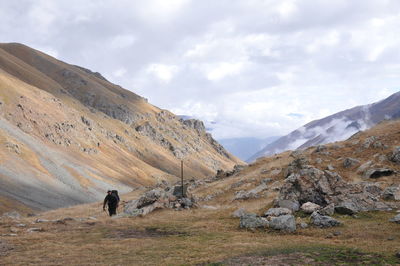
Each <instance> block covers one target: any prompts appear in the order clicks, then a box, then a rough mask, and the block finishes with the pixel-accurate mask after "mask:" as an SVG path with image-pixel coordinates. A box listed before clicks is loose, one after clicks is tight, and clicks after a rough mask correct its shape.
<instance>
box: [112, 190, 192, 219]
mask: <svg viewBox="0 0 400 266" xmlns="http://www.w3.org/2000/svg"><path fill="white" fill-rule="evenodd" d="M175 191H176V187H167V188H165V189H161V188H155V189H153V190H150V191H147V192H146V193H144V194H143V195H142V196H141V197H140V198H139V199H137V200H132V201H129V202H127V203H126V204H125V206H124V211H123V214H121V215H117V217H123V216H133V217H134V216H144V215H147V214H148V213H150V212H152V211H154V210H156V209H163V208H179V209H181V208H191V207H194V206H195V204H196V203H195V198H194V197H183V198H182V197H180V198H178V197H176V196H175V195H174V192H175Z"/></svg>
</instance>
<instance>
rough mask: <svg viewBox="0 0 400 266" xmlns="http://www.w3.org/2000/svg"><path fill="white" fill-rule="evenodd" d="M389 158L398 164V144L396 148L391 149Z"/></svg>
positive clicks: (399, 156) (399, 160) (399, 149)
mask: <svg viewBox="0 0 400 266" xmlns="http://www.w3.org/2000/svg"><path fill="white" fill-rule="evenodd" d="M390 160H391V161H392V162H395V163H398V164H400V146H398V147H396V148H395V149H394V150H393V152H392V154H391V156H390Z"/></svg>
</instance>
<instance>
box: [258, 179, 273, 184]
mask: <svg viewBox="0 0 400 266" xmlns="http://www.w3.org/2000/svg"><path fill="white" fill-rule="evenodd" d="M271 182H272V178H264V179H263V180H261V184H265V185H266V184H269V183H271Z"/></svg>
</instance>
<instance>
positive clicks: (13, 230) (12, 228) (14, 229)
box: [10, 227, 19, 233]
mask: <svg viewBox="0 0 400 266" xmlns="http://www.w3.org/2000/svg"><path fill="white" fill-rule="evenodd" d="M10 232H11V233H18V232H19V230H18V229H17V228H15V227H10Z"/></svg>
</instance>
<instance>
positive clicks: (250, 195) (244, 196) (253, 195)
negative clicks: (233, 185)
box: [234, 183, 268, 200]
mask: <svg viewBox="0 0 400 266" xmlns="http://www.w3.org/2000/svg"><path fill="white" fill-rule="evenodd" d="M267 188H268V186H267V185H266V184H264V183H262V184H261V185H259V186H257V187H255V188H253V189H252V190H249V191H244V190H240V191H237V192H236V193H235V198H234V200H248V199H258V198H259V197H260V196H261V195H260V193H261V192H263V191H264V190H266V189H267Z"/></svg>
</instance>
